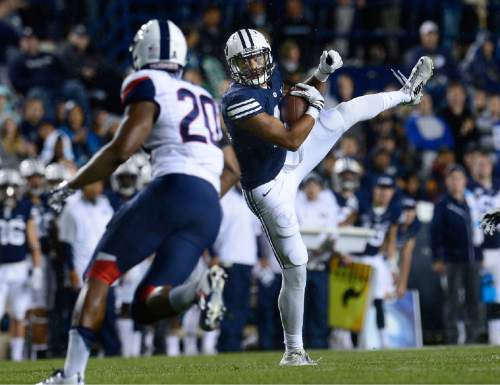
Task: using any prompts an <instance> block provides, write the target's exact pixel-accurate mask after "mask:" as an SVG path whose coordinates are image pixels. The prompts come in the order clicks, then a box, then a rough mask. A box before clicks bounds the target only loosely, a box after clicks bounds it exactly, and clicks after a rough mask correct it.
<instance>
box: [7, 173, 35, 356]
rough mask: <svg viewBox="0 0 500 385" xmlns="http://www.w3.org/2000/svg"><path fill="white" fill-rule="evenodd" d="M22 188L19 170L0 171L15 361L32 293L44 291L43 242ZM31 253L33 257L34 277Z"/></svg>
mask: <svg viewBox="0 0 500 385" xmlns="http://www.w3.org/2000/svg"><path fill="white" fill-rule="evenodd" d="M22 185H23V180H22V178H21V175H20V174H19V173H18V172H17V171H16V170H11V169H3V170H0V317H2V316H3V315H4V313H5V309H6V306H7V304H8V305H9V308H10V310H11V313H10V319H11V325H10V335H11V339H10V353H11V359H12V360H13V361H21V360H22V359H23V358H24V357H23V350H24V338H25V334H26V327H25V319H26V312H27V311H28V309H29V306H30V303H31V294H32V290H41V289H42V287H41V286H42V271H41V250H40V243H39V241H38V235H37V231H36V223H35V221H34V219H33V217H32V211H31V209H32V205H31V203H30V202H29V201H27V200H22V199H21V186H22ZM28 254H31V258H32V265H31V266H32V272H31V277H30V275H29V270H30V263H29V261H28ZM30 286H31V287H30Z"/></svg>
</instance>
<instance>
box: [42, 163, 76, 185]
mask: <svg viewBox="0 0 500 385" xmlns="http://www.w3.org/2000/svg"><path fill="white" fill-rule="evenodd" d="M70 176H71V174H70V172H69V170H68V169H67V168H66V167H64V166H63V165H62V164H59V163H51V164H49V165H48V166H47V167H46V168H45V179H46V180H47V184H48V185H49V187H55V186H57V185H58V184H59V183H61V182H62V181H63V180H67V179H69V178H70Z"/></svg>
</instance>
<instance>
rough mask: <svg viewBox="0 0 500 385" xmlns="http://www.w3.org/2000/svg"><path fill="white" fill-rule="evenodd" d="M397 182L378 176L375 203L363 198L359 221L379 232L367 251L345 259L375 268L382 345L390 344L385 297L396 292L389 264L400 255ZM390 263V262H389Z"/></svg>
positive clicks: (376, 297) (376, 305)
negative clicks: (398, 246)
mask: <svg viewBox="0 0 500 385" xmlns="http://www.w3.org/2000/svg"><path fill="white" fill-rule="evenodd" d="M394 193H395V181H394V178H392V177H391V176H389V175H381V176H379V177H377V178H376V180H375V186H374V188H373V191H372V199H371V202H367V201H366V200H360V202H359V211H358V213H357V220H356V224H357V225H359V226H362V227H365V228H369V229H372V230H374V231H375V234H374V235H373V236H372V237H371V238H369V239H368V242H367V244H366V248H365V250H364V251H363V252H359V253H354V254H353V255H352V256H344V257H343V259H344V261H345V262H347V263H349V262H358V263H363V264H367V265H370V266H371V267H372V284H371V285H372V290H371V292H372V297H373V305H374V307H375V312H376V324H377V329H378V331H379V341H380V346H381V347H382V348H386V347H388V341H387V333H386V330H385V324H386V322H385V314H384V299H385V298H386V297H388V296H389V295H390V294H392V292H393V291H394V287H393V286H394V284H393V279H392V276H391V273H390V269H389V263H391V264H394V262H392V261H393V260H395V258H396V246H397V244H396V240H397V230H398V221H399V218H400V216H401V209H400V207H399V205H398V204H397V202H395V201H394V200H393V197H394ZM388 262H389V263H388Z"/></svg>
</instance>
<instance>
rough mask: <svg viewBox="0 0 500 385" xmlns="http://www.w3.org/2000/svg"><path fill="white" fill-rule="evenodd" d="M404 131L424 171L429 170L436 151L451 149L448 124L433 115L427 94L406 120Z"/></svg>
mask: <svg viewBox="0 0 500 385" xmlns="http://www.w3.org/2000/svg"><path fill="white" fill-rule="evenodd" d="M405 131H406V136H407V138H408V141H409V143H410V146H411V147H412V149H413V150H416V151H419V152H420V153H421V156H422V164H423V169H424V170H427V171H428V170H429V169H430V167H431V164H432V162H433V161H434V158H435V157H436V155H437V153H436V151H437V150H439V149H441V148H448V149H452V148H453V144H454V142H453V134H452V131H451V129H450V127H449V126H448V124H447V123H446V122H445V121H444V120H443V119H442V118H441V117H439V116H437V115H436V114H435V113H434V111H433V108H432V98H431V97H430V96H429V94H424V96H423V97H422V101H421V102H420V104H419V105H418V106H417V110H416V111H414V112H413V113H412V114H411V115H410V116H409V117H408V119H407V120H406V122H405Z"/></svg>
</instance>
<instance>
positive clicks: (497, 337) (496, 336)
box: [488, 319, 500, 346]
mask: <svg viewBox="0 0 500 385" xmlns="http://www.w3.org/2000/svg"><path fill="white" fill-rule="evenodd" d="M488 340H489V343H490V345H496V346H499V345H500V320H499V319H492V320H489V321H488Z"/></svg>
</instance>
